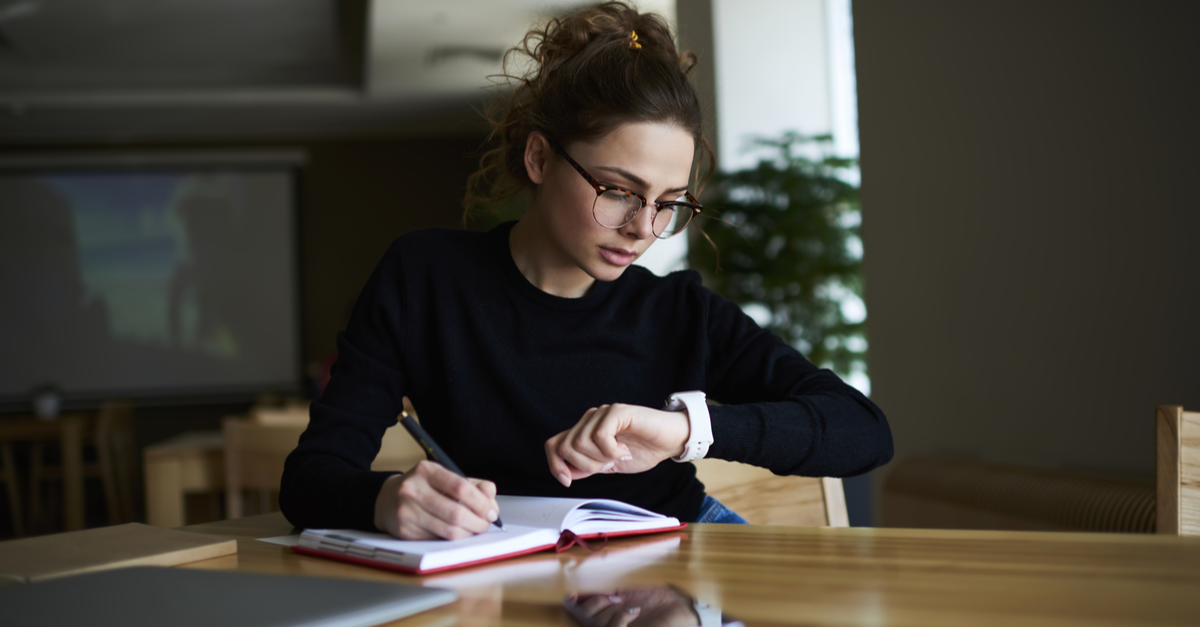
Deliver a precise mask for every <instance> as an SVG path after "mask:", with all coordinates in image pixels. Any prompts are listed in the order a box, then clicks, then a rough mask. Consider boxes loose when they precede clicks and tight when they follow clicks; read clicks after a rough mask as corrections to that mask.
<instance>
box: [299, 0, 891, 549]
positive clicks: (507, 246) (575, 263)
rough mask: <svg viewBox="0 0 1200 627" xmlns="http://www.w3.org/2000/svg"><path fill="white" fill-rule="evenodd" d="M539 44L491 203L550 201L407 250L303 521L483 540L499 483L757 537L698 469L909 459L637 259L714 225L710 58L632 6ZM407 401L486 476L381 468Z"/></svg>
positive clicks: (873, 423) (852, 404) (825, 375)
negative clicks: (692, 224)
mask: <svg viewBox="0 0 1200 627" xmlns="http://www.w3.org/2000/svg"><path fill="white" fill-rule="evenodd" d="M516 50H517V51H518V52H520V53H523V54H527V55H528V56H529V57H530V58H531V59H532V60H533V62H534V63H533V68H532V69H531V70H530V71H529V73H528V74H527V75H526V76H525V77H524V78H522V79H521V80H520V82H519V85H518V89H517V90H516V91H515V92H514V93H513V94H512V95H511V97H510V99H509V100H508V102H507V103H506V106H505V107H504V109H503V111H502V114H501V115H500V116H499V117H498V119H497V120H495V121H494V128H495V131H496V133H495V135H496V136H497V137H498V138H499V140H500V145H499V146H498V147H497V148H495V149H494V150H492V151H490V152H489V153H487V154H486V155H485V156H484V158H483V161H482V167H481V169H480V171H479V172H477V173H476V175H475V176H474V177H472V179H473V180H472V186H473V187H472V188H473V189H479V188H481V187H482V186H483V185H484V181H490V183H491V186H490V188H489V190H488V191H489V192H490V193H489V194H488V196H487V199H488V200H490V201H496V200H499V199H502V198H506V197H510V196H513V195H516V194H518V193H520V192H523V191H527V192H529V194H528V196H529V198H530V201H529V205H528V209H527V211H526V213H525V215H524V217H522V218H521V220H520V221H518V222H516V223H508V224H503V225H501V226H499V227H497V228H495V229H493V230H491V231H489V232H486V233H475V232H468V231H457V230H446V229H441V230H437V229H435V230H426V231H418V232H413V233H408V234H405V235H402V236H400V237H399V238H397V239H396V241H395V242H394V244H393V245H392V247H391V248H390V249H389V250H388V252H387V254H386V255H385V256H384V258H383V260H382V261H381V262H380V264H379V266H378V267H377V268H376V270H375V272H374V274H373V275H372V277H371V279H370V281H369V282H368V284H367V286H366V287H365V288H364V290H363V293H362V295H361V296H360V298H359V302H358V304H357V305H356V307H355V311H354V313H353V315H352V317H351V321H350V323H349V324H348V325H347V328H346V331H345V332H343V333H342V334H340V335H339V338H338V361H337V364H336V366H335V368H334V371H333V376H332V378H331V380H330V383H329V385H328V387H327V388H326V391H325V392H324V394H323V395H322V396H321V398H320V399H318V400H317V401H315V402H314V403H313V406H312V416H311V421H310V424H309V427H308V430H307V431H306V432H305V433H304V435H303V436H302V437H301V439H300V444H299V446H298V447H297V448H296V450H295V451H294V452H293V453H292V454H291V456H289V458H288V461H287V467H286V470H285V473H284V477H283V485H282V493H281V496H280V504H281V506H282V508H283V511H284V513H285V514H286V515H287V517H288V519H289V520H290V521H291V522H292V523H293V524H296V525H297V526H300V527H326V528H341V527H353V528H362V529H379V530H383V531H387V532H389V533H391V534H392V535H395V536H397V537H401V538H410V539H420V538H460V537H465V536H467V535H470V534H474V533H480V532H482V531H484V530H486V529H487V527H488V525H489V522H490V521H493V520H495V519H496V516H497V513H498V512H497V507H496V503H495V500H494V497H495V494H496V493H497V491H499V492H500V493H503V494H519V495H542V496H562V497H608V498H616V499H620V500H623V501H626V502H629V503H633V504H635V505H640V506H642V507H646V508H648V509H651V510H654V511H658V512H661V513H663V514H667V515H672V516H676V517H678V518H680V519H681V520H694V521H705V522H711V521H723V522H742V521H741V519H740V517H738V516H737V515H736V514H733V513H732V512H729V511H728V510H725V509H724V508H723V507H722V506H721V505H720V503H717V502H716V501H715V500H713V499H712V498H710V497H707V496H706V495H705V494H704V489H703V486H702V485H701V484H700V483H699V482H698V481H697V480H696V477H695V468H694V466H692V465H691V464H689V463H677V462H687V461H690V460H692V459H697V458H700V457H704V456H709V457H719V458H722V459H729V460H736V461H741V462H746V463H750V464H754V465H758V466H763V467H766V468H769V469H771V470H773V471H775V472H776V473H779V474H800V475H809V476H846V475H853V474H858V473H862V472H866V471H868V470H870V469H872V468H874V467H876V466H879V465H881V464H883V463H886V462H887V461H888V460H889V459H890V458H891V454H892V444H891V434H890V431H889V429H888V426H887V422H886V420H885V418H884V416H883V414H882V413H881V412H880V411H879V409H878V408H877V407H876V406H875V405H874V404H872V403H871V402H870V401H869V400H867V399H866V398H865V397H864V396H863V395H862V394H860V393H858V392H857V391H856V390H854V389H853V388H851V387H849V386H847V385H846V384H845V383H843V382H842V381H841V380H840V379H838V378H837V377H836V376H835V375H834V374H833V373H831V372H829V371H828V370H819V369H817V368H816V367H815V366H813V365H812V364H811V363H809V362H808V361H807V360H806V359H804V357H802V356H801V355H800V354H799V353H797V352H796V351H795V350H794V349H792V348H791V347H789V346H787V345H785V344H784V343H783V342H782V341H781V340H779V338H777V337H776V336H774V335H773V334H771V333H770V332H768V331H766V330H763V329H761V328H759V327H758V325H756V324H755V323H754V322H753V321H752V320H751V319H750V318H748V317H747V316H745V315H744V314H743V313H742V312H741V310H740V309H739V308H738V307H737V306H736V305H734V304H733V303H730V302H729V301H727V300H725V299H723V298H722V297H720V296H719V295H717V294H715V293H713V292H711V291H709V290H707V289H705V288H704V287H703V286H701V284H700V278H699V275H697V274H696V273H694V272H676V273H672V274H671V275H669V276H667V277H657V276H655V275H653V274H652V273H650V272H648V271H646V270H644V269H642V268H640V267H637V266H631V265H630V264H631V263H632V262H633V261H634V260H636V259H637V258H638V257H639V256H640V255H641V254H642V253H644V252H645V251H646V249H648V248H649V247H650V246H651V244H653V243H654V241H655V240H656V239H657V238H663V237H670V236H671V235H673V234H676V233H678V232H680V231H682V230H683V228H685V227H686V225H687V224H688V222H689V220H690V219H691V217H692V216H693V215H694V214H696V213H698V212H699V211H700V210H701V208H700V206H699V205H698V204H697V203H696V201H695V198H694V196H693V195H692V194H690V193H688V189H689V187H688V184H689V179H690V178H691V176H690V175H691V174H692V163H693V157H694V155H695V154H696V153H697V152H701V151H702V152H705V153H707V154H708V155H709V157H710V159H709V161H710V164H711V162H712V159H711V149H710V148H709V147H708V144H707V142H705V141H704V138H703V135H702V128H701V109H700V105H699V100H698V99H697V97H696V93H695V91H694V89H693V87H692V86H691V84H690V83H689V82H688V79H687V70H688V69H689V68H690V66H691V65H692V64H693V63H694V60H695V57H694V56H693V55H690V54H688V55H683V56H680V55H679V54H678V52H677V50H676V49H675V45H674V43H673V39H672V37H671V33H670V29H669V27H668V26H667V24H666V23H665V21H663V20H662V19H661V18H659V17H658V16H655V15H649V14H639V13H638V12H637V11H636V10H634V9H632V8H630V7H629V6H627V5H625V4H623V3H619V2H610V3H606V4H603V5H600V6H597V7H592V8H586V9H580V10H578V11H576V12H575V13H573V14H571V15H569V16H566V17H563V18H559V19H556V20H552V21H551V22H550V23H549V24H548V25H547V26H546V27H545V28H542V29H534V30H532V31H530V33H529V34H528V35H527V36H526V38H525V41H524V42H523V44H522V45H521V46H519V47H518V48H517V49H516ZM472 200H473V197H470V196H469V198H468V201H469V202H470V201H472ZM700 391H703V392H706V393H707V394H708V398H710V399H712V400H715V401H719V402H720V403H721V404H720V405H719V406H713V407H711V408H710V407H708V406H707V405H706V404H705V403H704V399H703V394H701V393H700ZM404 396H408V397H410V398H411V399H412V401H413V403H414V405H415V406H416V407H418V408H420V412H421V421H422V425H423V426H424V427H425V429H426V430H427V431H428V432H429V433H430V434H431V435H432V437H433V438H434V439H435V440H437V441H438V443H440V444H441V445H442V447H443V448H444V449H445V450H446V452H447V453H448V454H449V455H450V457H451V458H453V459H454V460H455V461H456V462H457V463H458V465H459V466H460V467H461V468H462V470H463V471H464V472H465V473H466V474H467V475H469V476H471V477H476V479H470V480H466V479H462V478H460V477H458V476H457V475H455V474H453V473H450V472H449V471H447V470H446V469H444V468H442V467H441V466H439V465H438V464H435V463H432V462H421V463H420V464H418V465H417V467H415V468H414V469H413V470H412V471H410V472H408V473H404V474H396V473H375V472H371V471H370V469H369V468H370V464H371V461H372V459H373V458H374V457H375V455H376V453H377V452H378V450H379V444H380V441H381V439H382V436H383V433H384V431H385V430H386V429H387V428H388V427H390V426H392V425H394V424H395V420H396V415H397V414H398V413H399V411H400V409H401V407H402V399H403V397H404ZM668 399H675V400H674V402H673V404H672V405H671V406H670V407H669V410H668V409H664V402H665V401H668ZM672 460H674V461H672Z"/></svg>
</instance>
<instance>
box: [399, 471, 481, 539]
mask: <svg viewBox="0 0 1200 627" xmlns="http://www.w3.org/2000/svg"><path fill="white" fill-rule="evenodd" d="M499 511H500V507H499V506H498V505H497V504H496V484H494V483H492V482H491V481H486V480H484V479H467V478H463V477H460V476H458V475H457V474H454V473H453V472H450V471H449V470H446V469H445V468H444V467H442V465H441V464H438V463H436V462H431V461H427V460H421V461H420V462H418V463H417V465H416V466H414V467H413V469H412V470H410V471H408V472H406V473H404V474H402V475H392V476H391V477H388V479H387V481H384V482H383V487H382V488H380V489H379V495H378V496H376V497H375V527H376V528H377V529H379V530H380V531H385V532H387V533H390V534H392V535H393V536H396V537H397V538H400V539H402V540H438V539H446V540H457V539H459V538H466V537H469V536H473V535H475V534H477V533H483V532H484V531H487V529H488V527H489V526H490V525H491V524H492V521H494V520H496V517H497V516H498V515H499Z"/></svg>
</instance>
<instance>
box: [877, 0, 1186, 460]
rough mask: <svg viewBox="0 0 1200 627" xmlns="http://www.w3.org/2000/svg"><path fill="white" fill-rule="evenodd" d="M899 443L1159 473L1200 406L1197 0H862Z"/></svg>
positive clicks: (887, 351) (882, 371)
mask: <svg viewBox="0 0 1200 627" xmlns="http://www.w3.org/2000/svg"><path fill="white" fill-rule="evenodd" d="M853 8H854V27H855V46H856V63H857V72H858V89H859V109H860V112H859V114H860V131H861V142H862V171H863V192H862V199H863V201H862V202H863V216H864V217H863V219H864V222H863V228H864V247H865V251H866V256H865V264H866V278H867V292H866V297H867V305H868V308H869V310H870V312H871V327H870V334H871V335H870V343H871V348H870V360H871V361H870V369H871V378H872V386H873V398H874V399H875V400H876V401H877V402H878V403H879V404H880V406H881V407H883V409H884V411H885V412H887V414H888V416H889V418H890V419H891V421H892V425H893V429H894V433H895V440H896V450H897V459H903V458H904V457H906V456H910V455H914V454H919V453H928V452H941V453H951V454H956V455H963V456H967V457H977V458H983V459H990V460H997V461H1005V462H1014V463H1024V464H1030V465H1035V466H1044V467H1074V468H1081V469H1093V470H1104V471H1111V472H1115V473H1123V474H1138V475H1150V474H1152V473H1153V468H1154V437H1153V436H1154V421H1153V418H1154V407H1155V405H1157V404H1168V403H1169V404H1183V405H1185V406H1190V407H1193V408H1195V407H1200V324H1197V315H1196V312H1198V311H1200V256H1198V255H1196V253H1195V245H1196V241H1197V235H1198V234H1200V207H1198V206H1197V203H1198V201H1197V199H1198V198H1200V176H1198V175H1197V174H1196V172H1198V171H1200V151H1198V150H1197V146H1198V145H1200V116H1197V111H1200V82H1198V81H1197V80H1196V77H1197V76H1200V38H1198V37H1197V36H1196V33H1195V25H1196V24H1197V23H1200V4H1197V3H1193V2H1144V3H1135V2H1098V1H1056V2H1033V1H1017V2H1013V1H1008V0H1005V1H999V0H987V1H984V2H957V1H951V0H941V1H939V0H910V1H908V2H892V1H890V0H855V2H854V5H853Z"/></svg>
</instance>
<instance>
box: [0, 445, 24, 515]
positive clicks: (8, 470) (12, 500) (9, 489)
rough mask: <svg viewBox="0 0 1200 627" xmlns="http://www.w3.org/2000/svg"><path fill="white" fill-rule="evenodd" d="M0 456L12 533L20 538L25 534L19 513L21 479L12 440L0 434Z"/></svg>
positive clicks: (0, 480) (0, 474) (1, 480)
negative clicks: (18, 474)
mask: <svg viewBox="0 0 1200 627" xmlns="http://www.w3.org/2000/svg"><path fill="white" fill-rule="evenodd" d="M0 456H2V457H3V463H4V466H3V468H0V483H3V484H4V491H5V493H6V494H7V495H8V512H9V516H10V517H11V519H12V530H13V535H14V536H16V537H18V538H20V537H21V536H23V535H25V524H24V520H23V518H22V515H21V479H20V477H18V476H17V461H16V456H15V455H13V445H12V441H10V440H8V439H5V438H3V436H2V435H0Z"/></svg>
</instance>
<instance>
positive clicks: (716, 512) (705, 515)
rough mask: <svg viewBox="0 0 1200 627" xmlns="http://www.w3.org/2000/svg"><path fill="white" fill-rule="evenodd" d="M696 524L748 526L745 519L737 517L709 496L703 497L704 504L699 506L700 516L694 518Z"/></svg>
mask: <svg viewBox="0 0 1200 627" xmlns="http://www.w3.org/2000/svg"><path fill="white" fill-rule="evenodd" d="M696 522H698V523H724V524H727V525H748V524H750V523H748V522H746V519H745V518H742V517H741V516H738V515H737V512H735V511H733V510H731V509H729V508H728V507H725V506H724V505H722V504H721V502H720V501H718V500H717V499H714V498H713V497H711V496H705V497H704V502H703V503H701V504H700V515H699V516H697V517H696Z"/></svg>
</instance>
